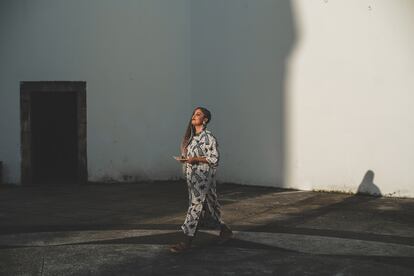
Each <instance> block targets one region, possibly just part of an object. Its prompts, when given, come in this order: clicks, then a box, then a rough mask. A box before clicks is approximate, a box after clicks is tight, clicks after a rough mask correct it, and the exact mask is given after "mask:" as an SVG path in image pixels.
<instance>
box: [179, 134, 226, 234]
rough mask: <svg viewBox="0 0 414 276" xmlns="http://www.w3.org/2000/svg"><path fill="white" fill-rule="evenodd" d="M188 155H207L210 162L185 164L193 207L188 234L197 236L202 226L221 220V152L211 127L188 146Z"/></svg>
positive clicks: (185, 229) (185, 227)
mask: <svg viewBox="0 0 414 276" xmlns="http://www.w3.org/2000/svg"><path fill="white" fill-rule="evenodd" d="M187 157H205V158H206V160H207V161H208V164H206V163H197V164H193V165H191V164H188V163H185V165H184V170H185V171H184V173H185V176H186V179H187V185H188V196H189V207H188V211H187V215H186V218H185V221H184V224H183V225H182V226H181V228H182V230H183V232H184V234H186V235H188V236H194V235H195V233H196V230H197V228H198V227H199V226H209V227H213V228H219V226H220V225H221V224H222V223H224V222H223V221H222V220H221V211H220V205H219V203H218V200H217V194H216V179H215V174H216V169H217V166H218V162H219V151H218V145H217V140H216V138H215V137H214V136H213V135H212V134H211V132H210V131H208V130H203V131H202V132H201V133H199V134H198V135H195V136H193V138H192V139H191V141H190V143H189V144H188V146H187Z"/></svg>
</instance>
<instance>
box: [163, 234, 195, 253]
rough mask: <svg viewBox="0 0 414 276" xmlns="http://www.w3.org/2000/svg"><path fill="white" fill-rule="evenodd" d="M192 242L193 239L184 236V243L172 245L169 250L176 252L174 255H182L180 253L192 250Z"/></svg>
mask: <svg viewBox="0 0 414 276" xmlns="http://www.w3.org/2000/svg"><path fill="white" fill-rule="evenodd" d="M192 241H193V237H191V236H187V235H184V237H183V241H181V242H179V243H177V244H174V245H171V246H170V248H169V249H170V251H171V252H174V253H180V252H184V251H187V250H189V249H190V248H191V242H192Z"/></svg>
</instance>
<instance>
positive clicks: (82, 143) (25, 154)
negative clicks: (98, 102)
mask: <svg viewBox="0 0 414 276" xmlns="http://www.w3.org/2000/svg"><path fill="white" fill-rule="evenodd" d="M35 91H36V92H53V93H59V92H73V93H76V105H77V106H76V108H77V118H76V121H77V126H78V153H77V156H78V168H77V176H78V182H79V184H83V183H86V182H87V180H88V171H87V155H86V82H84V81H22V82H20V134H21V137H20V138H21V140H20V141H21V183H22V185H31V184H33V168H32V156H31V152H32V145H31V121H30V117H31V95H32V92H35Z"/></svg>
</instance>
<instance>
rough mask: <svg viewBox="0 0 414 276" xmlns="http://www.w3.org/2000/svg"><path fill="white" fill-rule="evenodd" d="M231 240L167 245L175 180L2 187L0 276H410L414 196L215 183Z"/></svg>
mask: <svg viewBox="0 0 414 276" xmlns="http://www.w3.org/2000/svg"><path fill="white" fill-rule="evenodd" d="M218 191H219V195H220V196H219V200H220V202H221V203H222V206H223V218H224V220H225V221H226V222H228V223H229V224H230V226H231V227H232V228H233V229H234V230H235V237H234V239H232V240H230V241H228V242H227V243H226V244H224V245H218V244H217V242H216V241H217V234H218V233H217V231H213V230H210V229H202V230H201V231H200V232H199V234H198V236H197V238H196V240H195V244H194V248H193V249H192V250H191V251H189V252H186V253H183V254H171V253H169V252H168V250H167V247H168V245H169V244H172V243H175V242H176V241H177V240H179V238H180V231H179V226H180V224H181V223H182V222H183V219H184V215H185V212H186V208H187V192H186V185H185V183H184V182H182V181H165V182H147V183H131V184H89V185H84V186H37V187H8V186H0V221H1V224H0V274H1V275H178V274H180V275H196V274H197V275H414V231H413V230H414V199H397V198H385V197H370V196H363V195H349V194H341V193H320V192H304V191H292V190H283V189H275V188H261V187H248V186H240V185H233V184H220V185H219V186H218Z"/></svg>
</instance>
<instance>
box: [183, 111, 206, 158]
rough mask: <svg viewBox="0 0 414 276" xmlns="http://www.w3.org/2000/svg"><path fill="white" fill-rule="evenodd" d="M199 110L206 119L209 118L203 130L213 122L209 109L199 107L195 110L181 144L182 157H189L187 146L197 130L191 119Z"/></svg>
mask: <svg viewBox="0 0 414 276" xmlns="http://www.w3.org/2000/svg"><path fill="white" fill-rule="evenodd" d="M197 109H199V110H201V112H202V113H203V114H204V117H205V118H207V122H206V123H205V124H204V126H203V129H205V128H206V126H207V124H208V123H209V122H210V120H211V112H210V111H209V110H208V109H207V108H205V107H201V106H198V107H196V108H195V109H194V110H193V113H192V114H191V117H190V121H189V122H188V125H187V129H186V130H185V133H184V137H183V140H182V142H181V155H182V156H186V155H187V146H188V144H189V143H190V141H191V139H192V138H193V136H194V134H195V128H194V126H193V125H192V124H191V119H192V118H193V116H194V113H195V112H196V110H197Z"/></svg>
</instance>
